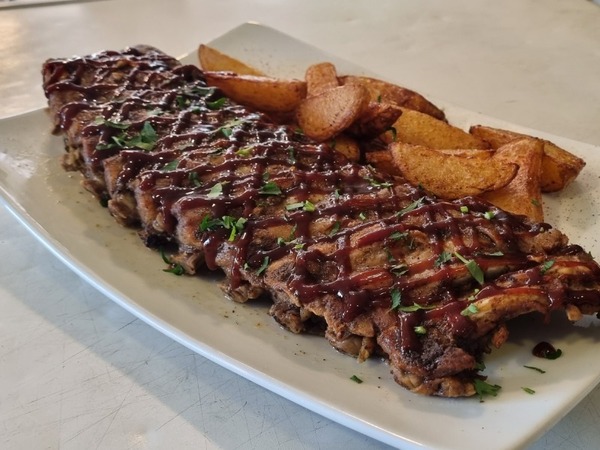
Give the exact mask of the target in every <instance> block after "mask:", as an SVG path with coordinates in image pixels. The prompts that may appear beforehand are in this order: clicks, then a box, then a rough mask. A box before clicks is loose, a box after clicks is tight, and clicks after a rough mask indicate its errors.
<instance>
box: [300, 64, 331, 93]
mask: <svg viewBox="0 0 600 450" xmlns="http://www.w3.org/2000/svg"><path fill="white" fill-rule="evenodd" d="M304 79H305V80H306V96H307V97H312V96H313V95H319V94H320V93H322V92H325V91H327V90H329V89H333V88H335V87H338V86H339V83H338V79H337V72H336V69H335V66H334V65H333V64H331V63H329V62H323V63H318V64H313V65H311V66H309V67H308V68H307V69H306V73H305V75H304Z"/></svg>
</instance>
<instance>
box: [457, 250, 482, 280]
mask: <svg viewBox="0 0 600 450" xmlns="http://www.w3.org/2000/svg"><path fill="white" fill-rule="evenodd" d="M454 255H455V256H456V257H457V258H458V259H460V260H461V261H462V262H463V264H464V265H465V267H466V268H467V270H468V271H469V273H470V274H471V276H472V277H473V278H474V279H475V281H477V282H478V283H479V284H483V283H484V274H483V270H481V267H479V265H478V264H477V262H476V261H475V260H473V259H466V258H465V257H463V256H462V255H461V254H460V253H458V252H454Z"/></svg>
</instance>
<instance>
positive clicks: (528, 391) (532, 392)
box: [521, 387, 535, 395]
mask: <svg viewBox="0 0 600 450" xmlns="http://www.w3.org/2000/svg"><path fill="white" fill-rule="evenodd" d="M521 389H523V391H525V392H527V393H528V394H529V395H533V394H535V391H534V390H533V389H531V388H528V387H521Z"/></svg>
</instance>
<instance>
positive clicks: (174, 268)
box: [160, 249, 185, 276]
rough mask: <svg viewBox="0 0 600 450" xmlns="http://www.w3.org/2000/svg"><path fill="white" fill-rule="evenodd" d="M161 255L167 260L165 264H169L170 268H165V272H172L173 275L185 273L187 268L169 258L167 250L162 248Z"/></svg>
mask: <svg viewBox="0 0 600 450" xmlns="http://www.w3.org/2000/svg"><path fill="white" fill-rule="evenodd" d="M160 256H161V258H162V260H163V261H164V262H165V264H168V265H169V268H168V269H163V272H168V273H172V274H173V275H177V276H180V275H183V274H184V273H185V269H184V268H183V266H182V265H181V264H179V263H174V262H173V261H171V260H170V259H169V258H167V255H165V252H164V251H163V250H162V249H161V250H160Z"/></svg>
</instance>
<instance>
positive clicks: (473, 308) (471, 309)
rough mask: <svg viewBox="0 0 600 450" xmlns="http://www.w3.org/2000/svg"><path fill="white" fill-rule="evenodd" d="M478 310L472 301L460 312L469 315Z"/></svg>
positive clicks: (462, 314)
mask: <svg viewBox="0 0 600 450" xmlns="http://www.w3.org/2000/svg"><path fill="white" fill-rule="evenodd" d="M478 312H479V308H477V306H476V305H475V304H474V303H471V304H470V305H469V306H467V307H466V308H465V309H463V310H462V311H461V312H460V315H461V316H470V315H473V314H477V313H478Z"/></svg>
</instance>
